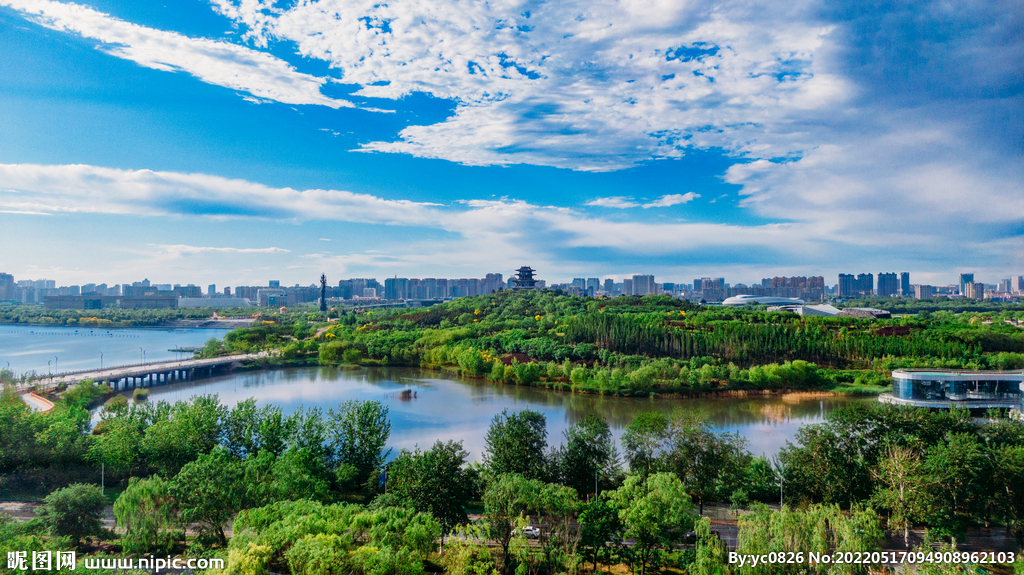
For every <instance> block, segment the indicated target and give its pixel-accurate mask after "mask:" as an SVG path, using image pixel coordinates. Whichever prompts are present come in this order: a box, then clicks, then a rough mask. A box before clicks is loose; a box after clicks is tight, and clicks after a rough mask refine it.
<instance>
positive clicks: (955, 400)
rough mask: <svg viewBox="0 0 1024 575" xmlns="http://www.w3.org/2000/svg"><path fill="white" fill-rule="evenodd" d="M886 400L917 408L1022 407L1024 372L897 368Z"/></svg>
mask: <svg viewBox="0 0 1024 575" xmlns="http://www.w3.org/2000/svg"><path fill="white" fill-rule="evenodd" d="M892 380H893V381H892V393H886V394H882V395H880V396H878V400H879V401H881V402H883V403H894V404H897V405H912V406H916V407H936V408H949V407H952V406H954V405H955V406H959V407H967V408H971V409H989V408H1009V409H1021V406H1022V403H1021V402H1022V390H1024V371H960V370H948V371H947V370H936V369H898V370H896V371H894V372H892Z"/></svg>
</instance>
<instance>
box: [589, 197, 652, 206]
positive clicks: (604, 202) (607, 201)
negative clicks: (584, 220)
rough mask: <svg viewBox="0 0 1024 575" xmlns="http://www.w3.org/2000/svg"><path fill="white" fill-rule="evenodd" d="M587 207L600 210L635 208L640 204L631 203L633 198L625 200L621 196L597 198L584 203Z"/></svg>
mask: <svg viewBox="0 0 1024 575" xmlns="http://www.w3.org/2000/svg"><path fill="white" fill-rule="evenodd" d="M586 205H588V206H599V207H602V208H621V209H626V208H635V207H637V206H639V205H640V204H638V203H636V202H634V201H633V198H625V197H622V196H612V197H610V198H597V199H596V200H591V201H589V202H587V203H586Z"/></svg>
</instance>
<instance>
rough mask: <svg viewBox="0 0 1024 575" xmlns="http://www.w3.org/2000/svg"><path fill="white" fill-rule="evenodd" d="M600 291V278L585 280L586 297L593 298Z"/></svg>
mask: <svg viewBox="0 0 1024 575" xmlns="http://www.w3.org/2000/svg"><path fill="white" fill-rule="evenodd" d="M599 291H601V278H587V295H589V296H591V297H593V296H595V295H597V292H599Z"/></svg>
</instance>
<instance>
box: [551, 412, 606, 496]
mask: <svg viewBox="0 0 1024 575" xmlns="http://www.w3.org/2000/svg"><path fill="white" fill-rule="evenodd" d="M564 434H565V445H564V446H563V447H561V448H560V449H558V450H557V451H556V452H555V454H556V455H555V458H556V461H557V466H556V467H557V469H558V476H559V482H560V483H562V484H563V485H567V486H569V487H571V488H573V489H575V490H576V493H578V494H579V495H580V496H581V497H582V496H583V495H584V494H589V493H590V492H591V490H599V489H600V486H599V485H598V483H599V482H600V483H603V484H604V485H606V486H607V485H610V484H611V482H612V480H613V479H614V477H615V475H616V474H617V473H618V470H619V461H618V459H619V458H618V452H617V451H616V449H615V440H614V439H613V438H612V431H611V428H610V427H609V426H608V422H607V421H605V420H604V419H602V418H600V417H598V416H597V415H595V414H590V415H588V416H587V417H586V418H584V419H583V420H582V421H580V422H578V423H576V424H575V425H573V426H571V427H569V428H568V429H566V430H565V432H564ZM595 495H596V493H595Z"/></svg>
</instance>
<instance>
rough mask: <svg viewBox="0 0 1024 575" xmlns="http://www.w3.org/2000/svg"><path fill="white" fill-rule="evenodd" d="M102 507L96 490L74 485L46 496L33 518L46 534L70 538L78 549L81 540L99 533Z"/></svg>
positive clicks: (105, 501)
mask: <svg viewBox="0 0 1024 575" xmlns="http://www.w3.org/2000/svg"><path fill="white" fill-rule="evenodd" d="M106 506H107V498H106V497H104V496H103V492H102V491H101V490H100V488H99V487H98V486H96V485H86V484H83V483H76V484H74V485H71V486H69V487H65V488H63V489H57V490H56V491H53V492H51V493H50V494H49V495H47V496H46V499H44V500H43V504H42V505H41V506H40V507H39V508H37V509H36V514H37V515H38V516H39V518H40V520H41V521H42V523H43V525H44V526H45V527H46V528H47V529H48V530H49V531H50V533H52V534H54V535H57V536H62V537H70V538H71V539H72V541H74V543H75V545H78V544H79V543H81V541H82V538H83V537H88V536H90V535H99V534H100V533H101V532H102V529H103V523H102V517H103V508H104V507H106Z"/></svg>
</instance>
